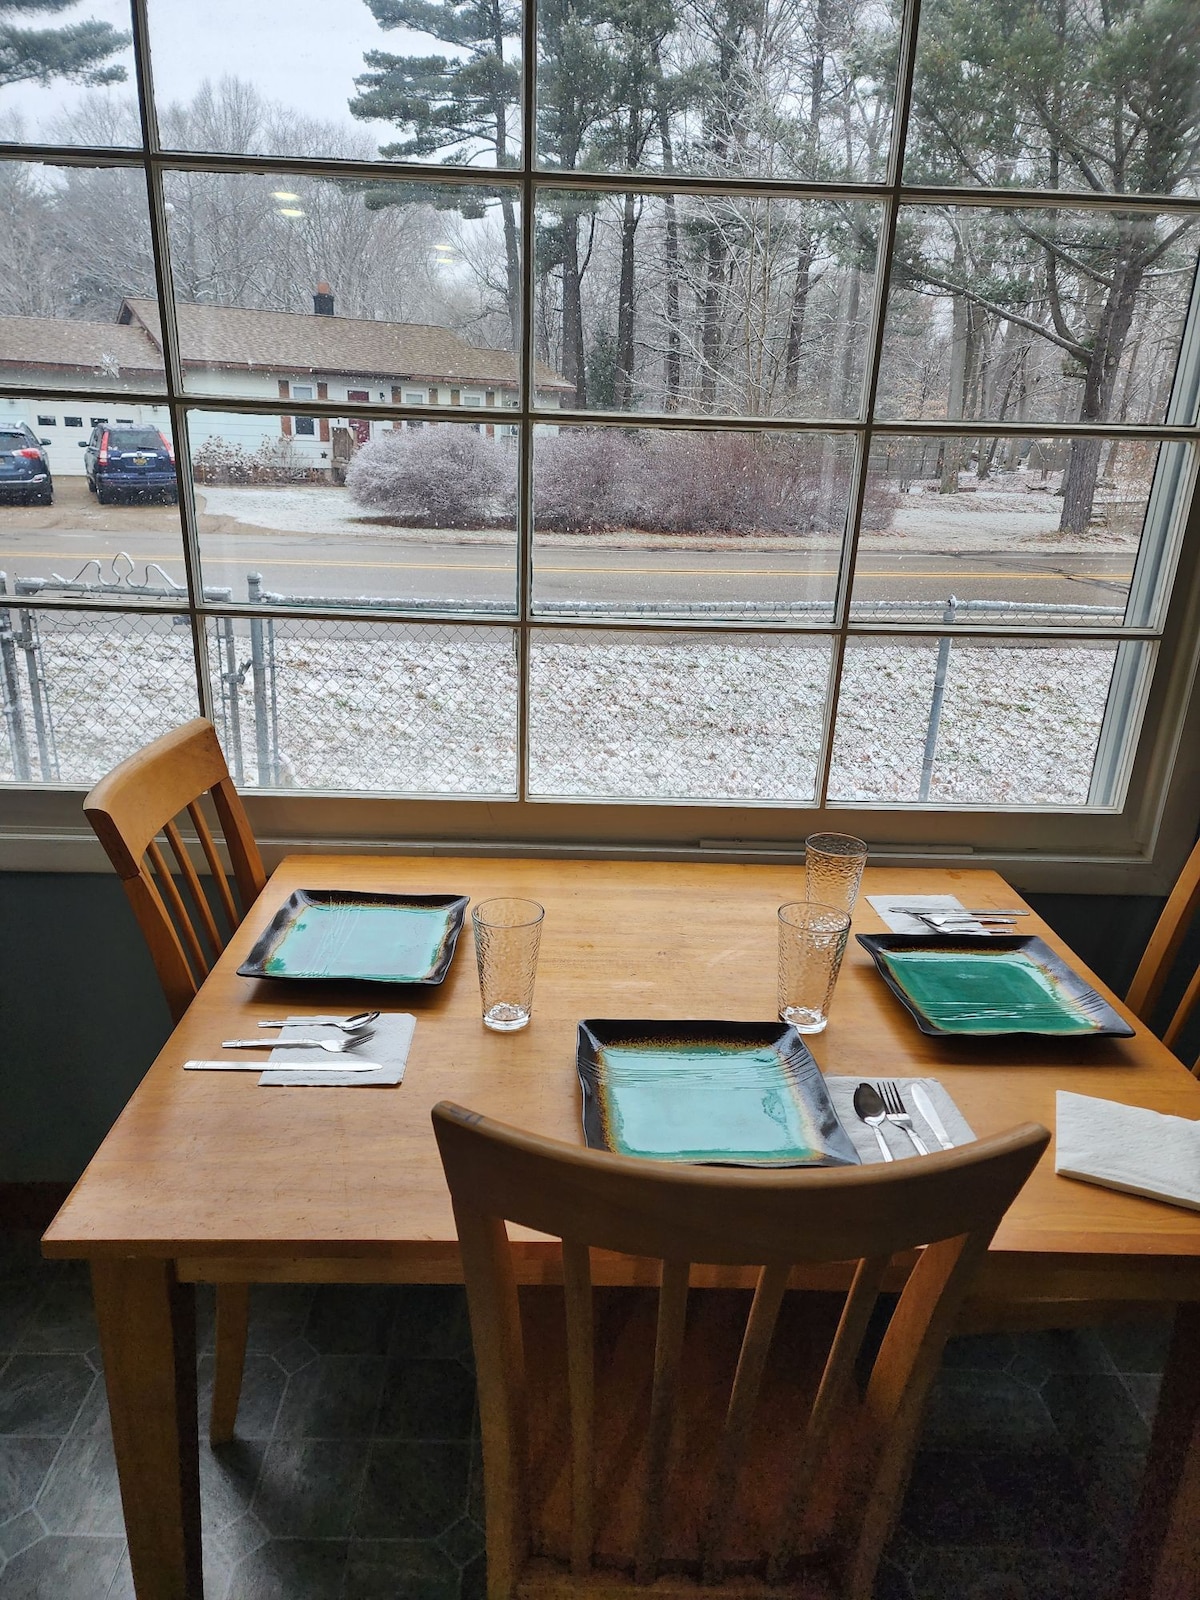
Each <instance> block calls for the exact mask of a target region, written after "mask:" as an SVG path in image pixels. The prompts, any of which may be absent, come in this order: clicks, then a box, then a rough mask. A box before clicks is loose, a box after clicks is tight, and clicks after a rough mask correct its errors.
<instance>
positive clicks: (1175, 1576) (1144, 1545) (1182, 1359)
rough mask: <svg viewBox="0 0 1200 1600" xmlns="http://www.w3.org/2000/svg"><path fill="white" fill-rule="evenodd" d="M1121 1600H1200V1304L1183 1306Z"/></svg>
mask: <svg viewBox="0 0 1200 1600" xmlns="http://www.w3.org/2000/svg"><path fill="white" fill-rule="evenodd" d="M1119 1593H1120V1595H1121V1596H1122V1600H1200V1304H1193V1303H1188V1304H1185V1305H1181V1306H1178V1307H1177V1308H1176V1312H1175V1327H1174V1332H1173V1333H1172V1336H1171V1347H1170V1351H1169V1353H1168V1355H1167V1364H1166V1367H1165V1368H1164V1370H1163V1381H1162V1388H1161V1390H1160V1391H1159V1396H1158V1409H1157V1411H1156V1412H1155V1414H1154V1429H1153V1432H1152V1434H1151V1437H1150V1451H1149V1454H1148V1455H1147V1457H1146V1473H1145V1477H1144V1478H1143V1480H1142V1492H1141V1497H1140V1499H1139V1501H1138V1508H1137V1514H1136V1516H1135V1518H1134V1525H1133V1534H1132V1537H1131V1539H1130V1543H1129V1555H1128V1558H1127V1561H1126V1565H1125V1578H1124V1582H1123V1584H1122V1587H1121V1589H1120V1591H1119Z"/></svg>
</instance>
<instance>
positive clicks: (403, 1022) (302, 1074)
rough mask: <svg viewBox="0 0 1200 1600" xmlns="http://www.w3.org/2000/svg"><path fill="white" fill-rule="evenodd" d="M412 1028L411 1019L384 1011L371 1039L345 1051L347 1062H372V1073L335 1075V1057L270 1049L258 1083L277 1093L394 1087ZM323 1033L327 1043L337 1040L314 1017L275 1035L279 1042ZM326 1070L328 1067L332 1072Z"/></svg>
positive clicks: (401, 1073) (319, 1052)
mask: <svg viewBox="0 0 1200 1600" xmlns="http://www.w3.org/2000/svg"><path fill="white" fill-rule="evenodd" d="M416 1025H417V1019H416V1017H414V1016H413V1015H412V1014H411V1013H410V1012H407V1011H385V1012H384V1014H383V1016H381V1017H380V1018H379V1020H378V1022H376V1023H375V1024H374V1030H375V1031H374V1032H373V1033H372V1035H371V1037H370V1038H369V1039H364V1040H363V1041H362V1042H361V1044H356V1045H352V1046H351V1048H350V1049H349V1050H348V1051H347V1052H346V1054H347V1056H348V1057H349V1058H354V1057H357V1058H358V1059H359V1060H360V1061H378V1063H379V1071H378V1072H338V1071H337V1070H336V1068H337V1064H338V1060H339V1059H340V1058H339V1057H338V1056H335V1055H330V1053H329V1052H328V1051H327V1050H272V1051H271V1060H270V1065H269V1066H268V1067H267V1069H266V1071H265V1072H264V1073H263V1075H262V1077H261V1078H260V1079H259V1080H258V1081H259V1083H260V1084H261V1085H262V1086H263V1087H265V1088H282V1089H290V1088H313V1089H358V1088H362V1087H364V1086H369V1085H372V1084H374V1085H379V1084H396V1083H399V1082H401V1080H402V1079H403V1077H404V1068H405V1067H406V1065H407V1064H408V1050H409V1046H410V1045H411V1044H412V1037H413V1030H414V1028H415V1027H416ZM314 1030H315V1031H314ZM326 1033H327V1034H328V1035H329V1037H330V1038H331V1039H336V1038H337V1037H338V1033H337V1030H336V1029H335V1028H330V1027H321V1025H320V1019H319V1018H315V1017H289V1018H288V1025H287V1027H286V1028H281V1029H280V1030H279V1037H280V1038H281V1039H303V1038H305V1037H313V1038H320V1037H321V1036H322V1034H326ZM306 1063H311V1064H312V1065H313V1066H317V1065H319V1066H320V1067H321V1068H322V1069H323V1070H322V1071H320V1072H306V1071H305V1070H304V1069H305V1064H306ZM331 1067H332V1068H334V1070H333V1071H332V1072H331V1071H330V1070H329V1069H330V1068H331Z"/></svg>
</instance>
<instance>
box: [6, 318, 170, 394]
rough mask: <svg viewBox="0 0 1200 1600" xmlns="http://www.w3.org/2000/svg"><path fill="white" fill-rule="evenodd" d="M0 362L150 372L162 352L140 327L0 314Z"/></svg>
mask: <svg viewBox="0 0 1200 1600" xmlns="http://www.w3.org/2000/svg"><path fill="white" fill-rule="evenodd" d="M0 362H2V363H3V364H4V365H5V366H10V367H86V368H87V369H88V371H89V372H91V373H94V374H95V375H96V376H97V377H114V378H115V377H117V376H120V375H123V374H125V373H154V374H155V376H156V377H158V378H160V379H161V377H162V370H163V362H162V354H161V352H160V350H159V348H158V346H157V344H156V343H155V342H154V341H153V340H152V339H151V338H150V337H149V336H148V335H147V333H146V331H145V329H144V328H140V327H138V326H137V325H136V324H129V325H122V324H121V323H118V322H74V321H70V320H69V319H67V318H58V317H0Z"/></svg>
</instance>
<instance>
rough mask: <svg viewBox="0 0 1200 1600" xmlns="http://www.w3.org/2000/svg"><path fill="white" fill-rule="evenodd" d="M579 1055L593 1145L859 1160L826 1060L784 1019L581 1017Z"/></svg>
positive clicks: (712, 1156) (721, 1159)
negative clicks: (836, 1104)
mask: <svg viewBox="0 0 1200 1600" xmlns="http://www.w3.org/2000/svg"><path fill="white" fill-rule="evenodd" d="M576 1065H577V1067H578V1069H579V1082H580V1084H581V1086H582V1088H583V1134H584V1139H585V1140H586V1142H587V1143H588V1144H589V1145H590V1146H591V1148H592V1149H593V1150H611V1151H613V1152H615V1153H616V1154H617V1155H622V1156H645V1157H647V1158H648V1159H650V1160H652V1161H689V1162H700V1163H703V1164H705V1165H710V1166H711V1165H717V1166H730V1167H841V1166H847V1167H848V1166H855V1165H857V1164H858V1152H857V1151H856V1150H855V1148H854V1146H853V1145H852V1144H851V1143H850V1140H849V1138H848V1136H847V1134H846V1131H845V1129H844V1128H843V1127H842V1125H841V1123H840V1122H839V1121H838V1116H837V1112H836V1111H835V1110H834V1109H833V1102H832V1101H831V1100H830V1098H829V1091H828V1090H827V1089H826V1087H825V1080H824V1078H823V1077H822V1076H821V1069H820V1068H819V1067H818V1066H817V1063H816V1062H815V1061H814V1060H813V1058H812V1056H811V1055H810V1053H809V1050H808V1047H807V1046H806V1045H805V1043H804V1041H803V1039H802V1038H801V1037H800V1035H799V1034H798V1033H797V1032H796V1030H795V1028H792V1027H787V1026H785V1025H784V1024H783V1023H782V1022H616V1021H586V1022H581V1023H580V1024H579V1034H578V1042H577V1048H576Z"/></svg>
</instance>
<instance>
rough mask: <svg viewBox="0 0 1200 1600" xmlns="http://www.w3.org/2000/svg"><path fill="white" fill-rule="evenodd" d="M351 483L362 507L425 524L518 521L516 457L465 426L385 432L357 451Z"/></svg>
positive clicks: (476, 524)
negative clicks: (516, 516) (513, 518)
mask: <svg viewBox="0 0 1200 1600" xmlns="http://www.w3.org/2000/svg"><path fill="white" fill-rule="evenodd" d="M346 487H347V489H348V490H349V491H350V494H351V496H352V497H353V498H354V499H355V500H356V501H357V502H358V504H359V505H360V506H364V507H366V508H367V509H368V510H371V511H379V512H383V513H385V514H386V515H388V516H389V517H391V518H393V519H395V520H396V521H398V522H402V523H408V524H411V525H414V526H418V527H430V528H467V527H480V526H486V525H488V524H489V523H493V522H495V521H497V520H503V521H504V522H506V523H508V524H511V521H512V515H513V509H514V504H515V490H516V458H515V455H514V453H513V451H512V450H511V449H509V447H508V446H507V445H506V444H503V443H501V442H499V441H497V440H494V439H489V438H488V437H487V436H486V435H484V434H480V433H476V432H475V430H474V428H471V427H464V426H463V425H462V424H461V423H458V424H456V423H450V422H445V423H432V424H424V425H422V426H421V427H419V428H405V429H396V430H393V431H389V432H386V433H381V434H379V435H378V436H377V437H376V438H374V439H372V440H371V441H370V443H369V444H364V445H363V446H362V447H361V449H359V450H357V451H356V452H355V454H354V458H353V460H352V461H351V462H350V465H349V467H348V468H347V471H346Z"/></svg>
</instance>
